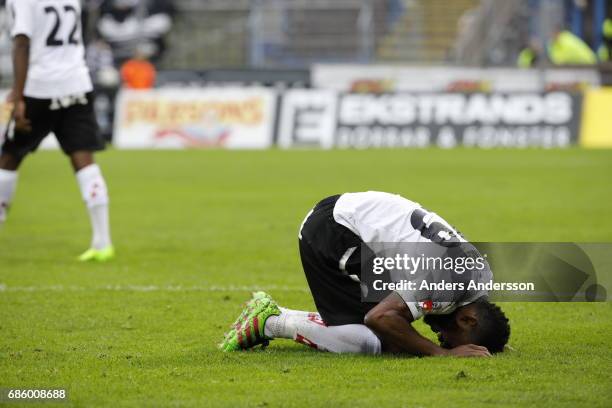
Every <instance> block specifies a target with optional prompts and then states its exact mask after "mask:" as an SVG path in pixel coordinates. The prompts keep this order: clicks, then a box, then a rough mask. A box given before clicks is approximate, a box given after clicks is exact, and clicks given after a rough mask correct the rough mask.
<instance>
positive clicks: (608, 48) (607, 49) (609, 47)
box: [599, 17, 612, 62]
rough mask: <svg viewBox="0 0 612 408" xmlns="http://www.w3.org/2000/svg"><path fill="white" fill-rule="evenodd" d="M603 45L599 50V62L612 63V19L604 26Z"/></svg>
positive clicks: (608, 19) (607, 20)
mask: <svg viewBox="0 0 612 408" xmlns="http://www.w3.org/2000/svg"><path fill="white" fill-rule="evenodd" d="M603 40H604V42H603V44H602V45H601V47H600V48H599V60H600V61H602V62H609V61H612V17H609V18H607V19H606V21H604V24H603Z"/></svg>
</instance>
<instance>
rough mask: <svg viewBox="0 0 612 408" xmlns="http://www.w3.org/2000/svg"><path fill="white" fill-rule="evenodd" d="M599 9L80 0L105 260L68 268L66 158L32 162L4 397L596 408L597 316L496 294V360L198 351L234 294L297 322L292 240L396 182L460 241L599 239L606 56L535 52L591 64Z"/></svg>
mask: <svg viewBox="0 0 612 408" xmlns="http://www.w3.org/2000/svg"><path fill="white" fill-rule="evenodd" d="M111 3H112V4H111ZM609 3H610V2H609V1H608V2H606V1H601V0H599V1H556V0H540V1H537V0H524V1H523V0H520V1H503V0H498V1H494V0H483V1H477V0H449V1H443V0H422V1H419V0H412V1H410V0H406V1H401V0H400V1H385V0H377V1H376V0H372V1H368V0H302V1H299V0H285V1H281V0H277V1H271V0H258V1H246V0H219V1H214V0H201V1H197V0H189V1H187V0H181V1H178V0H176V1H162V0H152V1H149V2H144V1H142V2H134V1H131V0H119V1H118V2H117V3H116V4H115V5H117V6H119V8H120V9H122V11H118V10H114V11H113V7H112V6H113V4H114V3H113V2H99V1H91V2H89V1H88V2H85V4H84V9H85V10H86V19H85V21H84V26H83V27H84V31H85V33H86V34H87V43H88V61H89V63H90V64H91V69H92V73H93V77H94V80H95V82H96V88H97V95H98V96H97V98H98V99H97V102H96V109H97V114H98V119H99V122H100V124H101V127H102V130H103V131H104V132H105V135H106V137H107V138H108V139H109V140H112V142H113V147H112V148H111V149H109V151H108V152H105V153H103V154H100V155H98V156H97V160H98V162H99V163H100V164H101V166H102V168H103V169H104V173H105V177H106V179H107V181H108V184H109V188H110V194H111V220H112V221H111V222H112V233H113V239H114V244H115V245H116V248H117V253H118V256H117V259H116V260H114V261H113V262H111V263H108V264H93V265H92V264H86V265H84V264H81V263H78V262H76V261H75V260H74V256H75V255H76V254H78V253H79V252H80V251H82V250H83V249H84V248H83V246H84V245H85V244H86V242H87V239H88V237H89V229H88V223H87V219H86V214H85V212H84V211H83V208H82V204H81V202H80V201H79V194H78V191H77V186H76V184H75V183H74V180H73V177H71V171H70V168H69V165H68V164H67V163H66V161H65V159H64V158H63V157H62V155H61V154H59V152H56V151H42V152H38V153H36V154H35V155H33V156H32V157H31V158H29V159H28V160H27V162H26V164H25V165H24V167H23V169H22V171H20V181H19V187H18V191H17V195H16V199H15V202H14V205H13V206H12V208H11V214H10V217H9V220H8V222H7V223H6V225H4V226H3V228H2V230H0V387H19V388H40V387H47V388H48V387H56V388H66V389H68V392H69V405H72V406H143V405H144V406H248V407H252V406H260V407H267V406H280V407H284V406H300V407H303V406H324V405H326V406H330V405H331V406H347V407H348V406H350V407H357V406H364V407H366V406H367V407H371V406H376V405H378V406H425V407H429V406H458V407H462V406H465V407H468V406H469V407H473V406H491V405H496V406H534V405H538V406H567V407H576V406H588V407H600V406H601V407H604V406H608V405H609V397H608V396H609V395H610V391H611V389H610V381H609V373H610V369H612V367H611V362H612V358H611V354H610V353H611V351H610V347H609V344H610V333H612V326H611V324H612V318H611V317H612V307H611V304H610V303H609V302H607V303H591V304H587V303H571V304H569V303H565V304H564V303H507V304H505V305H504V309H505V310H506V311H507V313H508V316H509V317H510V319H511V321H512V327H513V328H512V330H513V332H512V337H511V341H510V345H511V346H512V348H513V351H511V352H508V353H504V354H503V355H500V356H496V357H495V358H494V359H492V360H488V361H482V360H480V361H476V360H459V359H404V358H396V357H394V356H383V357H381V358H377V359H373V358H369V357H367V356H335V355H328V354H324V353H315V352H313V351H311V350H308V349H306V348H303V346H302V345H299V344H293V343H292V342H288V341H287V342H282V341H278V342H273V343H272V344H271V346H270V347H269V348H268V349H267V350H265V351H263V352H260V351H257V352H253V353H236V354H223V353H221V352H219V351H218V349H217V348H216V343H217V342H218V341H219V340H220V339H221V337H222V334H223V332H224V330H226V328H227V325H228V324H229V323H230V322H231V321H233V319H234V318H235V316H236V315H237V313H239V311H240V307H241V306H240V305H241V302H243V301H244V300H245V299H247V298H248V296H249V292H250V291H252V290H257V289H264V290H267V291H269V292H270V293H271V294H272V295H273V296H274V297H275V298H276V299H277V300H278V301H279V303H280V304H282V305H287V306H290V307H294V308H296V309H302V310H312V309H313V307H314V306H313V303H312V299H311V298H310V295H309V293H308V289H307V285H306V282H305V279H304V277H303V274H302V273H301V266H300V262H299V257H298V253H297V248H296V234H297V228H298V226H299V223H300V222H301V220H302V219H303V217H304V214H306V212H307V211H308V210H309V209H310V208H311V207H312V205H313V204H314V203H315V202H316V201H317V200H319V199H321V198H322V197H325V196H328V195H331V194H337V193H341V192H344V191H359V190H368V189H374V190H382V191H392V192H397V193H399V194H402V195H404V196H406V197H408V198H412V199H415V200H418V201H419V202H421V203H422V204H423V205H425V206H427V207H428V208H431V209H432V210H435V211H436V212H438V213H439V214H441V215H443V216H444V217H445V218H446V219H448V220H449V222H451V223H453V224H455V225H458V226H459V227H460V228H461V230H462V231H463V232H465V233H466V234H467V236H468V237H469V238H470V239H472V240H474V241H478V240H479V241H496V242H512V241H534V242H537V241H544V242H611V241H612V218H611V217H610V208H609V207H610V206H609V203H610V201H611V200H612V196H611V194H612V190H611V189H610V176H611V175H612V158H611V151H610V150H609V149H590V148H587V147H604V148H605V147H611V145H612V131H611V129H612V123H611V121H612V119H611V118H612V115H610V106H612V101H611V98H612V97H611V91H610V90H609V88H606V85H609V84H610V83H611V81H610V66H609V63H607V62H606V61H604V60H603V59H602V61H597V63H589V64H586V65H585V64H579V65H576V64H569V65H568V64H561V65H562V66H559V64H556V63H555V62H554V61H553V60H552V59H551V58H549V56H548V53H547V51H546V44H547V43H548V42H549V41H550V40H551V38H553V36H554V34H555V32H556V31H558V29H559V28H560V27H561V26H564V27H566V28H567V29H568V30H569V31H571V32H573V33H575V34H576V36H577V37H579V38H582V39H583V41H584V42H585V43H586V44H587V45H588V47H589V48H591V49H592V51H593V53H594V54H598V53H599V51H600V47H601V46H602V45H603V44H605V39H604V35H603V34H604V32H603V31H604V30H603V29H602V27H603V24H604V20H605V18H606V15H609V14H608V13H610V10H611V9H612V7H610V4H609ZM144 5H148V6H150V7H152V8H153V7H158V9H157V11H158V12H157V13H153V16H152V17H153V18H152V19H148V17H150V16H149V15H150V14H151V10H153V9H152V8H151V9H148V8H144V7H143V6H144ZM170 6H171V7H170ZM126 7H127V8H126ZM132 7H135V8H132ZM1 10H2V13H3V15H2V17H0V21H2V22H3V24H5V27H4V28H5V29H3V30H2V37H1V38H0V50H2V51H0V73H1V74H2V76H1V83H2V87H3V89H5V90H8V89H9V87H10V84H11V74H10V52H9V50H10V41H9V39H8V35H7V32H6V14H5V12H6V11H5V10H4V8H2V9H1ZM120 15H121V16H122V17H120ZM105 16H106V20H104V18H105ZM130 17H133V18H134V19H133V20H131V21H132V22H133V21H136V22H137V24H131V23H130V24H128V26H127V27H125V26H124V27H123V28H122V26H121V24H120V22H119V20H121V19H123V21H126V19H127V20H129V19H130ZM103 21H105V22H104V23H102V22H103ZM101 26H104V27H105V28H104V29H102V28H101ZM100 31H104V32H105V33H106V36H107V37H108V36H110V37H112V38H106V39H105V40H104V39H103V38H102V40H104V41H102V40H101V37H103V35H104V34H103V33H102V32H100ZM119 34H121V35H119ZM114 35H116V37H113V36H114ZM123 36H124V37H123ZM144 37H147V40H146V41H144V40H143V38H144ZM111 39H113V41H111ZM530 47H532V48H533V50H532V51H534V52H536V53H539V56H538V58H534V60H533V61H532V65H533V66H532V67H531V68H527V69H519V68H517V63H518V59H519V56H520V54H521V52H522V51H524V50H525V49H527V48H530ZM570 48H571V47H570ZM569 54H570V55H569V56H570V57H574V55H573V53H572V49H570V50H569ZM134 56H137V57H138V58H137V60H136V61H137V62H139V63H138V64H135V66H136V67H137V68H138V69H136V70H135V71H136V72H137V73H138V75H136V78H134V75H131V74H129V73H128V75H127V79H130V82H131V81H134V82H135V83H132V85H138V86H140V87H143V88H148V86H149V85H151V75H150V74H151V70H150V68H151V67H150V66H149V65H148V64H146V63H143V64H140V62H143V61H146V60H149V61H150V62H152V63H153V64H154V67H155V71H156V80H155V86H154V87H153V89H141V90H133V89H127V86H122V85H121V81H122V79H121V72H120V71H121V68H122V65H123V63H124V62H125V60H130V59H132V57H134ZM578 60H579V61H580V62H582V60H581V58H578ZM140 68H142V70H141V69H140ZM131 72H132V73H133V71H131ZM3 99H4V98H2V100H3ZM416 107H419V108H418V109H417V108H416ZM1 111H2V120H1V121H0V123H2V124H6V122H7V121H8V118H9V115H10V106H9V105H7V104H3V106H2V110H1ZM428 114H429V115H428ZM461 146H467V147H469V148H461ZM45 147H46V148H47V149H51V150H53V149H55V146H54V143H53V139H52V138H48V140H47V141H46V142H45ZM277 147H278V148H277ZM400 147H401V148H400ZM414 147H418V149H416V148H414ZM167 149H168V150H167ZM604 272H607V273H608V274H609V270H608V271H604ZM417 327H418V329H419V330H421V331H422V332H423V333H425V334H426V335H427V336H429V338H431V339H432V340H433V339H434V336H433V335H432V334H431V333H430V332H429V331H428V329H427V328H426V327H425V326H424V325H422V323H420V322H419V323H418V324H417ZM339 379H344V380H345V381H341V382H340V383H339ZM0 403H1V402H0Z"/></svg>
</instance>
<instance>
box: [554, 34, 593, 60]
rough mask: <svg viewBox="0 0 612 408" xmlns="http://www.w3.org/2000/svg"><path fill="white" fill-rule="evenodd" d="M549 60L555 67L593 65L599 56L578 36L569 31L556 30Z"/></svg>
mask: <svg viewBox="0 0 612 408" xmlns="http://www.w3.org/2000/svg"><path fill="white" fill-rule="evenodd" d="M548 58H549V59H550V61H551V62H552V63H553V64H554V65H591V64H596V63H597V56H596V55H595V53H594V52H593V50H591V48H590V47H589V46H588V45H587V44H586V43H585V42H584V41H583V40H582V39H581V38H580V37H578V36H576V35H574V34H573V33H571V32H570V31H568V30H560V29H559V30H556V31H555V33H553V35H552V38H551V41H550V42H549V44H548Z"/></svg>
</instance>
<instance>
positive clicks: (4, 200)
mask: <svg viewBox="0 0 612 408" xmlns="http://www.w3.org/2000/svg"><path fill="white" fill-rule="evenodd" d="M20 162H21V161H20V160H17V159H16V158H15V157H14V156H12V155H11V154H9V153H6V152H2V154H0V225H2V224H3V223H4V222H5V221H6V217H7V212H8V209H9V206H10V205H11V203H12V202H13V196H14V195H15V190H16V189H17V169H18V168H19V164H20Z"/></svg>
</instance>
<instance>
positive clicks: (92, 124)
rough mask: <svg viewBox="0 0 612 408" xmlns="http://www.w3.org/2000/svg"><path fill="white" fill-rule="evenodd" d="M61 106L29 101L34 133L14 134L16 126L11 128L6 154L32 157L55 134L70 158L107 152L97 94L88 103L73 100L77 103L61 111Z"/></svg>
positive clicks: (6, 137)
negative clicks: (97, 113) (96, 108)
mask: <svg viewBox="0 0 612 408" xmlns="http://www.w3.org/2000/svg"><path fill="white" fill-rule="evenodd" d="M69 100H70V98H64V101H63V102H64V103H66V101H69ZM59 102H62V101H59ZM59 102H58V101H53V100H51V99H36V98H29V97H26V98H25V105H26V118H28V119H29V120H30V124H31V126H32V131H31V132H28V133H25V132H17V131H14V132H12V129H11V128H12V126H9V127H8V128H7V131H6V134H5V135H4V143H3V144H2V152H6V153H9V154H11V155H12V156H15V157H16V158H17V159H23V158H24V157H25V156H26V155H27V154H28V153H30V152H33V151H35V150H36V149H37V148H38V146H39V145H40V142H42V141H43V139H44V138H45V137H47V135H49V133H51V132H53V133H54V134H55V137H57V141H58V142H59V144H60V146H61V147H62V150H63V151H64V153H66V154H70V153H74V152H77V151H97V150H103V149H104V140H103V139H102V137H101V135H100V133H99V131H98V124H97V122H96V116H95V112H94V107H93V92H90V93H88V94H86V95H84V99H83V98H78V97H75V98H73V99H72V102H73V103H72V104H71V105H70V106H67V107H61V104H60V103H59Z"/></svg>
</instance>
